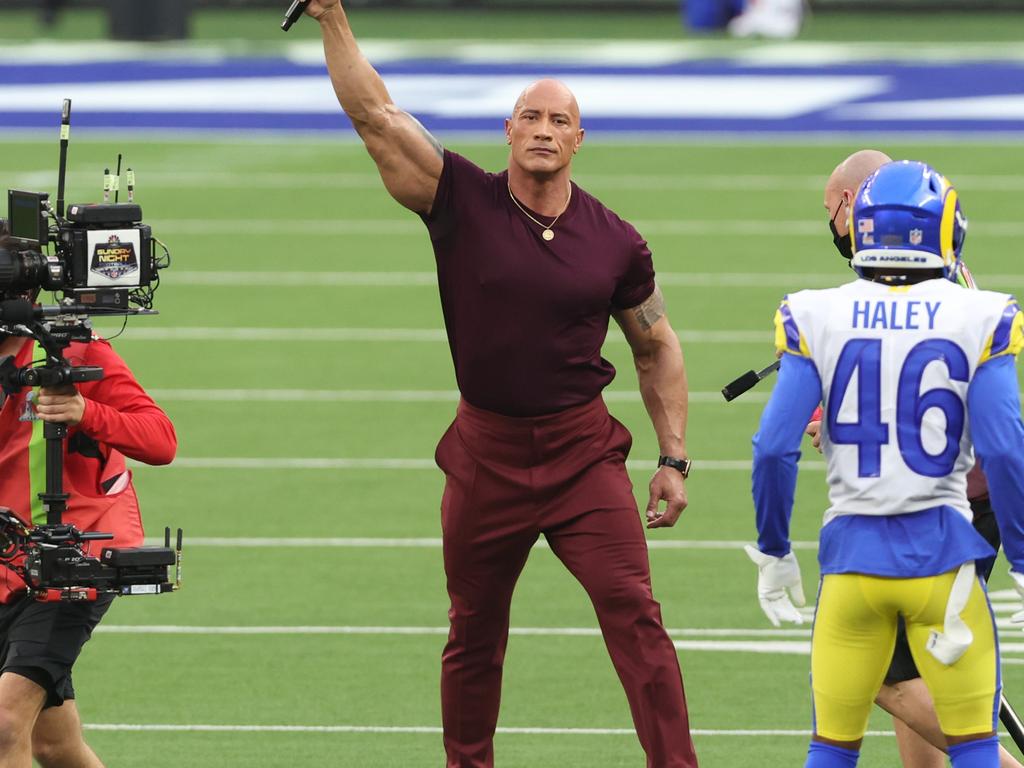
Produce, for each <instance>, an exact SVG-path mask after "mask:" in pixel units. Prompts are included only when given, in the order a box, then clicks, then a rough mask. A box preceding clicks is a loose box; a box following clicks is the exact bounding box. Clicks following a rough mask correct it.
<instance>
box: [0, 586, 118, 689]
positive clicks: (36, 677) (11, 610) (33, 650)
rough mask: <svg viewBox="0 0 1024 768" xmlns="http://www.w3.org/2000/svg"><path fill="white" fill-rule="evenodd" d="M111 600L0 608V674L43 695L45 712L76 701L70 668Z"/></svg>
mask: <svg viewBox="0 0 1024 768" xmlns="http://www.w3.org/2000/svg"><path fill="white" fill-rule="evenodd" d="M113 600H114V598H113V596H111V595H105V596H102V597H100V598H99V599H97V600H96V602H93V603H90V602H73V603H40V602H38V601H36V600H31V599H29V598H22V599H20V600H18V601H17V602H14V603H11V604H9V605H0V672H13V673H15V674H18V675H21V676H22V677H26V678H28V679H29V680H31V681H32V682H33V683H35V684H36V685H38V686H39V687H41V688H43V689H44V690H45V691H46V704H44V708H46V707H59V706H60V705H61V704H63V703H64V701H65V699H73V698H75V688H74V686H73V685H72V684H71V667H72V666H73V665H74V663H75V661H77V660H78V655H79V654H80V653H81V652H82V646H84V645H85V643H86V642H87V641H88V640H89V638H90V637H91V636H92V631H93V629H94V628H95V626H96V625H97V624H99V623H100V619H102V618H103V614H105V613H106V612H107V609H108V608H109V607H110V604H111V603H112V602H113Z"/></svg>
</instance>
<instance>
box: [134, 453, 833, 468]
mask: <svg viewBox="0 0 1024 768" xmlns="http://www.w3.org/2000/svg"><path fill="white" fill-rule="evenodd" d="M131 466H132V468H133V469H135V470H139V469H145V468H146V467H147V465H146V464H141V463H137V462H132V463H131ZM695 466H697V465H696V464H695ZM699 466H700V469H701V471H702V472H749V471H750V468H751V464H750V460H749V459H736V460H724V461H716V460H713V459H707V460H702V461H701V462H700V465H699ZM626 467H627V468H628V469H633V470H637V471H642V470H647V471H653V470H654V469H656V468H657V467H656V464H655V462H653V461H627V462H626ZM169 468H170V469H174V468H177V469H331V470H335V469H372V470H437V465H436V464H435V463H434V460H433V459H380V458H378V459H331V458H316V457H311V458H282V457H243V456H238V457H229V456H221V457H212V456H211V457H208V458H198V457H194V458H189V457H183V458H178V459H175V460H174V463H173V464H171V465H170V467H169ZM158 469H159V470H160V471H166V470H167V469H168V467H158ZM800 469H802V470H812V471H824V470H825V462H823V461H801V462H800Z"/></svg>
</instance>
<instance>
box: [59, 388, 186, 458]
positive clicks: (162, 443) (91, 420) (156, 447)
mask: <svg viewBox="0 0 1024 768" xmlns="http://www.w3.org/2000/svg"><path fill="white" fill-rule="evenodd" d="M79 429H81V430H82V432H84V433H85V434H86V435H88V436H89V437H91V438H92V439H93V440H96V441H97V442H99V443H103V444H105V445H108V446H110V447H111V448H113V449H114V450H116V451H120V452H121V453H123V454H124V455H125V456H127V457H128V458H130V459H134V460H136V461H141V462H143V463H144V464H151V465H154V466H155V465H162V464H170V463H171V462H172V461H173V460H174V456H175V453H177V449H178V438H177V435H176V434H175V431H174V426H173V425H172V424H171V420H170V419H169V418H167V414H165V413H164V412H163V411H162V410H161V409H160V408H159V407H157V406H156V405H153V406H151V407H148V408H144V409H142V410H139V411H133V412H123V411H119V410H117V409H116V408H113V407H111V406H109V405H106V404H104V403H101V402H97V401H95V400H86V408H85V416H84V418H83V419H82V422H81V423H80V424H79Z"/></svg>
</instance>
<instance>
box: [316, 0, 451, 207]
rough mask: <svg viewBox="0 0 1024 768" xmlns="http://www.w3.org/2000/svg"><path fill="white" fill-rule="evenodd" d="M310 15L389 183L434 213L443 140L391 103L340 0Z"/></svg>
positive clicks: (320, 4) (319, 0)
mask: <svg viewBox="0 0 1024 768" xmlns="http://www.w3.org/2000/svg"><path fill="white" fill-rule="evenodd" d="M306 13H308V14H309V15H310V16H312V17H313V18H315V19H317V20H318V21H319V22H320V31H321V32H322V34H323V39H324V55H325V57H326V59H327V70H328V72H330V75H331V84H332V85H333V86H334V92H335V93H336V94H337V96H338V102H339V103H340V104H341V107H342V109H344V110H345V114H347V115H348V116H349V119H351V120H352V125H353V126H354V127H355V129H356V131H357V132H358V133H359V136H360V138H362V140H363V143H364V144H365V145H366V149H367V151H368V152H369V153H370V157H372V158H373V161H374V162H375V163H376V164H377V169H378V170H379V171H380V177H381V179H383V181H384V186H385V187H386V188H387V190H388V192H389V193H391V196H392V197H393V198H395V200H397V201H398V202H399V203H401V204H402V205H404V206H405V207H406V208H408V209H410V210H412V211H415V212H416V213H429V212H430V207H431V205H432V204H433V202H434V194H435V193H436V192H437V184H438V180H439V179H440V178H441V170H442V168H443V165H444V160H443V157H444V150H443V149H442V147H441V144H440V142H438V141H437V139H435V138H434V137H433V136H431V135H430V134H429V133H428V132H427V130H426V128H424V127H423V126H422V125H421V124H420V122H419V120H417V119H416V118H415V117H413V116H412V115H410V114H409V113H408V112H403V111H402V110H401V109H399V108H398V107H396V106H395V104H394V103H393V102H392V101H391V96H390V95H389V94H388V89H387V87H386V86H385V85H384V81H383V80H382V79H381V77H380V75H379V74H377V71H376V70H375V69H374V68H373V67H372V66H371V65H370V62H369V61H367V60H366V57H365V56H363V53H362V51H360V50H359V45H358V44H357V43H356V39H355V36H354V35H353V34H352V29H351V27H349V24H348V18H347V17H346V16H345V11H344V9H343V8H342V7H341V3H340V2H339V0H313V2H311V3H310V4H309V7H308V8H307V9H306Z"/></svg>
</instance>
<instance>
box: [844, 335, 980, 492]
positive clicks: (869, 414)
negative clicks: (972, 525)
mask: <svg viewBox="0 0 1024 768" xmlns="http://www.w3.org/2000/svg"><path fill="white" fill-rule="evenodd" d="M934 362H939V363H942V364H944V365H945V367H946V370H947V372H948V376H949V379H950V380H951V381H961V382H967V381H968V380H969V378H970V366H969V365H968V363H967V355H965V354H964V351H963V350H962V349H961V348H960V347H959V346H957V345H956V344H954V343H953V342H952V341H949V340H948V339H927V340H925V341H922V342H920V343H919V344H917V345H915V346H914V347H913V348H912V349H911V350H910V352H909V353H908V354H907V356H906V357H905V358H904V360H903V367H902V368H901V369H900V372H899V383H898V385H897V390H896V440H897V443H898V445H899V450H900V455H901V456H902V457H903V461H904V462H905V463H906V465H907V466H908V467H909V468H910V469H911V470H913V471H914V472H916V473H917V474H919V475H925V476H926V477H945V476H946V475H948V474H949V473H950V472H952V471H953V467H954V465H955V464H956V460H957V457H958V456H959V455H960V438H961V436H962V435H963V431H964V415H965V407H964V401H963V400H962V399H961V397H960V395H958V394H957V393H956V392H954V391H953V390H951V389H945V388H942V387H937V388H934V389H929V390H927V391H925V392H922V391H921V379H922V377H923V376H924V372H925V368H927V367H928V365H929V364H930V363H934ZM854 372H856V373H857V420H856V421H839V409H840V406H841V405H842V403H843V398H844V397H845V395H846V391H847V390H848V389H849V388H850V381H851V379H852V378H853V374H854ZM883 373H885V372H883V371H882V340H881V339H851V340H850V341H848V342H847V343H846V345H845V346H844V347H843V349H842V351H841V352H840V353H839V361H838V362H837V363H836V369H835V374H834V375H833V377H832V386H831V388H830V389H829V393H828V416H827V418H828V434H829V439H830V440H831V441H832V442H833V443H835V444H837V445H856V446H857V461H858V468H857V474H858V475H860V477H878V476H879V473H880V472H881V468H882V446H883V445H887V444H888V443H889V425H888V424H887V423H886V422H884V421H882V403H881V398H882V375H883ZM931 408H938V409H939V410H941V411H942V413H943V414H944V415H945V417H946V444H945V446H944V447H943V449H942V450H941V451H939V452H938V453H929V452H928V451H927V450H926V449H925V446H924V441H923V438H922V428H923V423H924V418H925V414H926V413H927V411H928V410H929V409H931Z"/></svg>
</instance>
